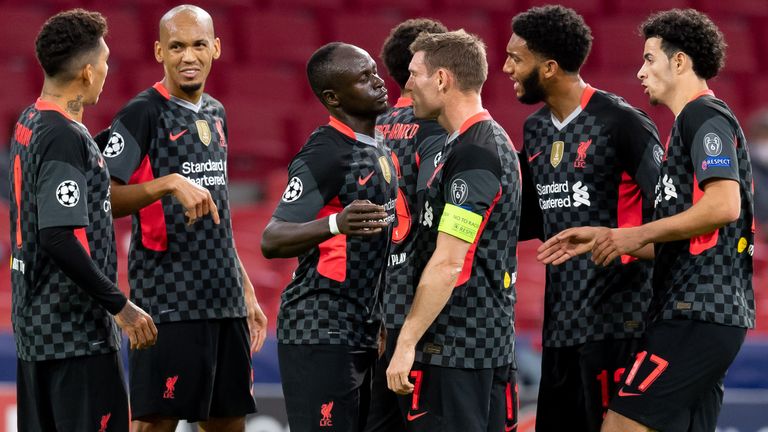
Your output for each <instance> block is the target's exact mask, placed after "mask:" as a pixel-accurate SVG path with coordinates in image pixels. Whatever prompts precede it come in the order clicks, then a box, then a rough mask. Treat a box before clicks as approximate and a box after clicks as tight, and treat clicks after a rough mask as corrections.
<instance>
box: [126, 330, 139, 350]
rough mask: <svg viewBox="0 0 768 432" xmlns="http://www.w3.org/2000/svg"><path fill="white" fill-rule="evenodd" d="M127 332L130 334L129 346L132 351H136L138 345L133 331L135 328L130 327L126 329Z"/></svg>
mask: <svg viewBox="0 0 768 432" xmlns="http://www.w3.org/2000/svg"><path fill="white" fill-rule="evenodd" d="M125 332H126V333H127V334H128V341H129V342H130V343H129V345H128V346H129V347H130V348H131V349H136V345H137V341H136V332H135V331H134V330H133V328H130V327H129V328H127V329H125Z"/></svg>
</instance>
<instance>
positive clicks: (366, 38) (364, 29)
mask: <svg viewBox="0 0 768 432" xmlns="http://www.w3.org/2000/svg"><path fill="white" fill-rule="evenodd" d="M400 21H401V19H400V16H399V15H396V14H393V13H384V14H378V13H363V12H359V13H357V12H340V13H336V14H333V16H331V17H330V24H331V29H332V33H331V34H332V37H331V38H332V39H333V40H337V41H341V42H346V43H350V44H353V45H357V46H359V47H360V48H363V49H364V50H366V51H368V53H369V54H370V55H371V57H373V58H374V60H376V62H377V63H380V61H381V60H380V59H379V52H380V51H381V45H382V44H383V43H384V39H386V38H387V36H388V35H389V31H390V30H391V29H392V27H394V26H396V25H397V24H398V23H399V22H400ZM379 67H383V65H381V64H379ZM382 72H383V71H382Z"/></svg>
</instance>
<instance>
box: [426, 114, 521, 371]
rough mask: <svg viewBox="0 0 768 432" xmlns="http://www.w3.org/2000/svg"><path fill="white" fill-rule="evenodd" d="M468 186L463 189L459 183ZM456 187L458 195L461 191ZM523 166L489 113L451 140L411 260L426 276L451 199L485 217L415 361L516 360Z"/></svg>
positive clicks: (488, 363)
mask: <svg viewBox="0 0 768 432" xmlns="http://www.w3.org/2000/svg"><path fill="white" fill-rule="evenodd" d="M462 182H464V183H465V186H466V187H465V188H458V187H456V188H455V187H454V185H461V184H462ZM457 191H458V194H457ZM520 193H521V191H520V170H519V162H518V159H517V154H516V153H515V152H514V150H513V149H512V144H511V141H510V140H509V137H508V136H507V134H506V133H505V132H504V130H503V129H502V128H501V126H499V125H498V124H497V123H496V122H494V121H493V120H492V119H491V117H490V114H488V112H487V111H484V112H482V113H480V114H479V115H476V116H473V117H472V118H470V119H469V120H468V121H467V122H465V124H464V126H462V128H461V131H460V133H459V134H458V136H456V137H455V138H453V139H451V138H449V141H448V142H447V143H446V145H445V147H444V149H443V153H442V157H441V159H440V165H438V168H437V171H436V173H435V175H434V178H433V179H432V181H431V182H430V183H429V189H428V190H427V201H426V203H425V205H424V208H423V210H422V212H421V216H420V218H419V227H418V229H419V232H418V233H417V245H416V250H415V252H414V257H415V258H417V259H418V261H417V262H416V263H415V265H417V266H418V267H417V268H418V271H419V272H420V273H421V272H422V271H423V270H424V267H425V266H426V264H427V261H428V260H429V258H430V257H431V256H432V254H433V252H434V251H435V247H436V243H437V236H438V224H439V221H440V219H441V216H442V214H443V210H444V209H445V206H446V205H447V204H451V205H457V206H463V207H462V208H466V209H467V210H469V211H472V212H475V213H478V212H482V216H483V222H482V225H481V228H480V231H479V232H478V234H477V236H476V237H475V241H474V243H473V244H472V245H471V246H470V251H469V253H468V254H467V258H466V260H465V263H464V268H463V269H462V273H461V275H460V276H459V279H458V281H457V284H456V287H455V288H454V289H453V292H452V294H451V297H450V299H449V300H448V303H447V304H446V306H445V307H444V308H443V310H442V311H441V312H440V314H439V315H438V317H437V318H436V319H435V321H434V322H433V323H432V325H431V326H430V327H429V329H428V330H427V332H426V333H425V334H424V336H423V337H422V338H421V340H420V341H419V344H418V345H417V348H416V361H418V362H421V363H426V364H432V365H437V366H444V367H455V368H469V369H484V368H494V367H498V366H503V365H508V364H512V363H513V362H514V351H515V350H514V304H515V279H516V276H517V234H518V223H519V219H520Z"/></svg>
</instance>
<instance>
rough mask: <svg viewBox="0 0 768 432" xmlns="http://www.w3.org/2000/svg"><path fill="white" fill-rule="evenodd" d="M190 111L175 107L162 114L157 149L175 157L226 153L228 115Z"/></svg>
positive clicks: (160, 153) (159, 152)
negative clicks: (225, 125)
mask: <svg viewBox="0 0 768 432" xmlns="http://www.w3.org/2000/svg"><path fill="white" fill-rule="evenodd" d="M186 111H188V112H183V111H179V110H171V111H168V112H166V114H165V115H164V116H163V117H162V118H161V121H160V122H159V125H158V129H157V131H156V140H155V144H156V145H155V146H154V147H155V148H154V149H153V150H154V152H156V153H157V154H158V155H168V156H171V157H173V156H176V157H195V156H197V157H206V156H217V155H218V156H223V155H226V150H227V144H228V143H227V138H226V135H225V133H224V119H223V118H221V117H219V116H217V115H215V114H212V113H208V112H202V111H201V112H199V113H194V112H192V111H189V110H186Z"/></svg>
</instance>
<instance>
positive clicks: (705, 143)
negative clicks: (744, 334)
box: [652, 91, 755, 328]
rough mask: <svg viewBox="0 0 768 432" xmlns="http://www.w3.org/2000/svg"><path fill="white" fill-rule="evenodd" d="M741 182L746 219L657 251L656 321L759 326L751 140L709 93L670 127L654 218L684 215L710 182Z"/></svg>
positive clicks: (728, 110) (698, 99) (718, 101)
mask: <svg viewBox="0 0 768 432" xmlns="http://www.w3.org/2000/svg"><path fill="white" fill-rule="evenodd" d="M715 179H718V180H719V179H724V180H733V181H736V182H738V183H739V186H740V187H739V189H740V192H741V215H740V216H739V219H738V220H736V221H735V222H732V223H729V224H727V225H725V226H723V227H722V228H720V229H718V230H717V231H713V232H711V233H706V234H703V235H700V236H696V237H694V238H692V239H690V240H681V241H676V242H669V243H660V244H657V246H656V264H655V266H654V269H653V290H654V298H653V307H652V312H653V317H654V318H663V319H672V318H681V317H682V318H688V319H695V320H700V321H708V322H712V323H717V324H723V325H730V326H736V327H746V328H752V327H754V326H755V297H754V292H753V291H752V271H753V269H752V254H753V252H754V236H755V222H754V218H753V191H754V184H753V180H752V167H751V165H750V161H749V152H748V149H747V141H746V139H745V138H744V132H743V131H742V130H741V127H740V126H739V123H738V121H737V120H736V117H735V116H734V115H733V113H732V112H731V110H730V109H729V108H728V106H727V105H726V104H725V103H724V102H723V101H721V100H719V99H717V98H715V97H714V94H713V93H712V92H711V91H707V92H704V93H702V94H700V95H698V96H697V97H696V98H694V99H693V100H692V101H690V102H689V103H688V104H687V105H686V106H685V107H684V108H683V110H682V111H681V112H680V114H679V115H678V116H677V118H676V119H675V123H674V125H673V126H672V132H671V134H670V138H669V140H668V141H667V145H666V150H665V152H664V157H663V162H662V164H661V177H660V178H659V182H658V185H657V186H656V213H655V217H656V218H664V217H669V216H673V215H676V214H678V213H681V212H683V211H685V210H687V209H688V208H690V207H691V206H692V205H694V204H695V203H696V202H698V201H699V199H701V197H702V196H703V194H704V192H703V185H704V183H705V182H707V181H708V180H715Z"/></svg>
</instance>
